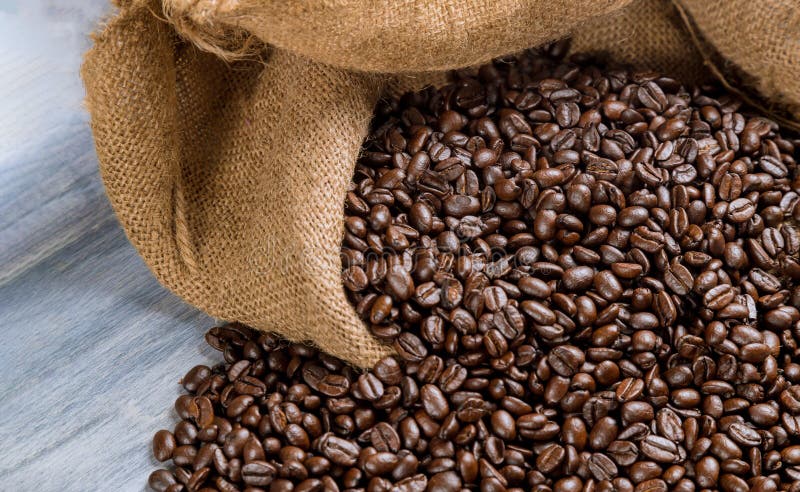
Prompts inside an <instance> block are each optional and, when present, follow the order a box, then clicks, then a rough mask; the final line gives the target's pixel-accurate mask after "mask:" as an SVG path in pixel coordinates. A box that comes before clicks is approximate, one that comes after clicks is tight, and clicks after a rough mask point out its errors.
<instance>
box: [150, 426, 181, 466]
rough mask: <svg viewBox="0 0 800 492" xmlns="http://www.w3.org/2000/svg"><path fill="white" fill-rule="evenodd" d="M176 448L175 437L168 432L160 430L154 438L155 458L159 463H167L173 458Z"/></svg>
mask: <svg viewBox="0 0 800 492" xmlns="http://www.w3.org/2000/svg"><path fill="white" fill-rule="evenodd" d="M176 447H177V443H176V442H175V436H173V435H172V433H171V432H170V431H168V430H160V431H158V432H156V435H155V437H153V456H155V458H156V459H157V460H158V461H167V460H168V459H170V458H172V453H173V452H175V448H176Z"/></svg>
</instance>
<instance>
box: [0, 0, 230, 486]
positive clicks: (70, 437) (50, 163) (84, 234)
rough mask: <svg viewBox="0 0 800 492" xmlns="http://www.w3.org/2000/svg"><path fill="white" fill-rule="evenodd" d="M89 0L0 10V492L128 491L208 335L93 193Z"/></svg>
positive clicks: (26, 2)
mask: <svg viewBox="0 0 800 492" xmlns="http://www.w3.org/2000/svg"><path fill="white" fill-rule="evenodd" d="M105 3H106V2H105V0H37V1H32V0H18V1H16V0H11V1H6V2H1V1H0V94H2V97H0V330H2V334H1V335H0V337H2V338H0V490H2V491H9V492H14V491H19V492H27V491H76V492H78V491H80V492H85V491H128V490H133V491H141V490H144V489H145V488H146V481H147V476H148V475H149V473H150V472H151V471H152V470H154V469H155V468H156V467H157V466H158V463H157V462H156V461H155V460H154V459H153V458H152V456H151V451H150V449H151V448H150V446H151V444H150V443H151V439H152V435H153V434H154V433H155V431H157V430H158V429H160V428H165V427H170V428H171V427H172V426H173V425H174V423H175V422H176V418H177V417H176V415H175V412H174V410H173V407H172V405H173V402H174V400H175V398H176V396H177V395H178V394H179V390H180V387H179V385H178V380H179V378H180V377H181V376H183V374H184V373H185V371H186V370H188V369H189V368H190V367H192V366H193V365H195V364H198V363H207V362H209V361H212V360H214V361H217V360H221V356H220V355H219V354H216V353H213V352H214V351H213V350H211V349H210V348H208V347H207V346H206V345H205V343H204V341H203V337H202V335H203V333H204V331H205V330H206V329H207V328H208V327H210V326H212V325H213V320H211V319H210V318H208V317H207V316H205V315H203V314H202V313H199V312H198V311H197V310H195V309H193V308H192V307H190V306H187V305H186V304H184V303H183V302H182V301H181V300H180V299H178V298H176V297H175V296H173V295H171V294H170V293H168V292H167V291H166V290H165V289H163V288H162V287H161V286H159V284H158V283H157V282H156V281H155V280H154V279H153V277H152V276H151V275H150V273H149V272H148V270H147V268H146V267H145V265H144V263H143V262H142V261H141V259H140V258H139V257H138V256H137V254H136V252H135V251H134V249H133V248H132V247H131V245H130V244H129V243H128V242H127V240H126V239H125V235H124V233H123V231H122V230H121V229H120V226H119V224H118V223H117V221H116V219H115V218H114V215H113V212H112V210H111V208H110V206H109V204H108V201H107V199H106V197H105V195H104V193H103V188H102V183H101V181H100V178H99V175H98V172H97V161H96V157H95V153H94V147H93V144H92V138H91V134H90V131H89V127H88V124H87V119H88V118H87V115H86V113H85V111H84V110H83V108H82V106H81V104H82V103H81V101H82V99H83V88H82V85H81V83H80V79H79V78H78V68H79V66H80V54H81V53H82V51H83V50H84V49H86V48H87V47H88V45H89V41H88V39H87V37H86V33H88V32H89V31H90V29H91V27H90V26H91V25H92V24H93V23H94V22H95V20H96V19H97V18H98V17H99V16H100V15H101V13H102V12H103V11H104V10H106V7H105Z"/></svg>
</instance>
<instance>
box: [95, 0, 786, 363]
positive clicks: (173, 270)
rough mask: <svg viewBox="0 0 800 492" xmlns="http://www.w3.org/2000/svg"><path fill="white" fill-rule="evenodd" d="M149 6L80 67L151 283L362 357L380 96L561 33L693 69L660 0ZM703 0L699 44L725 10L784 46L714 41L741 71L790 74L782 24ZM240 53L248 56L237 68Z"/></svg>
mask: <svg viewBox="0 0 800 492" xmlns="http://www.w3.org/2000/svg"><path fill="white" fill-rule="evenodd" d="M163 2H164V3H163V4H162V3H161V2H160V1H159V0H121V1H120V2H119V4H120V5H119V7H120V8H119V12H118V14H117V15H116V16H115V17H114V18H113V19H111V20H110V21H109V22H108V24H107V25H106V26H105V27H104V29H103V30H102V32H100V33H98V34H97V35H96V38H95V46H94V47H93V48H92V50H90V52H89V53H88V54H87V56H86V61H85V64H84V68H83V77H84V81H85V84H86V88H87V106H88V108H89V111H90V113H91V117H92V128H93V131H94V135H95V145H96V148H97V153H98V157H99V160H100V168H101V174H102V177H103V180H104V182H105V186H106V191H107V193H108V196H109V198H110V200H111V203H112V205H113V206H114V209H115V211H116V213H117V215H118V217H119V219H120V222H121V223H122V225H123V227H124V228H125V230H126V233H127V234H128V237H129V238H130V240H131V242H132V243H133V244H134V246H135V247H136V248H137V250H138V251H139V252H140V254H141V255H142V257H143V258H144V260H145V262H146V263H147V264H148V266H149V267H150V269H151V270H152V272H153V273H154V275H155V276H156V277H157V278H158V279H159V281H161V282H162V283H163V284H164V285H165V286H167V287H168V288H170V289H172V290H173V291H174V292H176V293H177V294H178V295H180V296H181V297H183V298H184V299H186V300H187V301H188V302H190V303H192V304H194V305H195V306H197V307H199V308H201V309H203V310H205V311H206V312H208V313H210V314H211V315H213V316H216V317H219V318H223V319H226V320H235V321H241V322H244V323H246V324H248V325H251V326H253V327H255V328H259V329H262V330H270V331H276V332H278V333H280V334H282V335H283V336H285V337H287V338H289V339H290V340H293V341H301V340H307V341H310V342H313V343H315V344H316V345H317V346H319V347H320V348H321V349H322V350H324V351H326V352H328V353H330V354H332V355H335V356H337V357H340V358H342V359H345V360H347V361H350V362H352V363H353V364H356V365H359V366H362V367H367V366H370V365H371V364H372V363H374V362H375V361H376V360H378V359H379V358H380V357H381V356H383V355H385V354H387V353H390V352H391V350H390V349H389V348H388V347H385V346H383V345H381V344H379V343H378V342H376V341H375V340H374V339H373V338H372V337H371V336H370V334H369V332H368V329H367V327H366V326H364V324H363V323H361V321H360V320H359V318H358V316H357V314H356V313H355V310H354V309H353V307H352V306H350V304H349V302H348V301H347V299H346V296H345V293H344V288H343V286H342V282H341V277H340V272H341V259H340V257H339V249H340V241H341V237H342V234H343V231H344V227H343V205H344V197H345V194H346V191H347V187H348V183H349V181H350V178H351V175H352V172H353V169H354V166H355V161H356V158H357V155H358V152H359V148H360V145H361V143H362V141H363V139H364V137H365V136H366V133H367V130H368V124H369V120H370V117H371V113H372V109H373V107H374V104H375V102H376V101H377V98H378V97H379V96H380V95H381V94H382V93H383V94H389V93H391V94H397V93H398V92H402V91H403V90H406V89H411V88H419V87H421V86H423V85H425V84H428V83H433V84H441V83H442V82H443V81H444V80H445V79H446V76H445V74H444V73H443V72H442V71H441V70H442V69H449V68H461V67H468V66H475V65H477V64H480V63H482V62H485V61H488V60H489V59H491V58H493V57H496V56H500V55H505V54H509V53H513V52H515V51H518V50H520V49H522V48H526V47H531V46H535V45H538V44H541V43H543V42H546V41H551V40H555V39H558V38H562V37H565V36H567V35H572V36H573V39H574V46H575V47H576V48H577V49H579V50H582V51H591V52H598V53H599V52H603V53H606V54H607V55H608V57H609V58H610V59H613V60H615V61H619V62H626V63H631V64H634V65H637V66H639V67H641V68H643V69H647V68H654V69H658V70H662V71H665V72H667V73H677V74H678V75H680V76H681V77H683V78H684V80H687V81H691V82H697V81H701V80H704V79H706V78H707V73H706V72H705V71H704V70H703V69H702V60H701V58H700V57H699V56H698V54H697V52H696V51H695V49H694V47H693V45H692V43H691V40H690V38H689V37H688V35H687V34H686V31H685V30H684V28H683V26H682V24H681V21H680V19H679V18H678V17H677V15H676V11H675V9H674V6H673V5H672V4H671V3H670V2H668V1H667V0H636V1H633V2H631V0H617V1H611V0H607V1H602V2H595V1H591V0H577V1H573V2H568V1H566V0H549V1H545V0H513V1H512V0H498V1H495V2H485V1H482V0H461V1H458V2H455V1H454V0H431V1H423V0H393V1H389V2H378V1H367V2H365V1H363V0H361V1H356V0H326V1H322V2H317V1H312V0H296V1H292V2H288V3H287V2H277V1H273V0H163ZM702 3H703V2H699V1H697V2H695V1H694V0H686V7H687V8H688V9H689V10H690V12H691V13H692V14H693V16H694V21H695V23H696V24H697V25H698V27H699V28H700V30H701V32H702V34H703V35H704V36H705V37H707V38H708V39H707V41H709V42H710V43H711V44H713V45H714V46H717V45H716V44H715V36H717V35H728V36H731V37H732V38H735V37H736V35H737V32H738V31H737V29H744V27H741V24H740V25H739V26H740V27H739V28H734V27H729V26H731V25H733V22H734V20H730V23H729V24H726V22H727V21H722V20H719V19H722V15H723V14H724V15H725V18H729V17H731V14H730V12H731V7H730V6H731V5H736V6H737V7H736V8H739V9H740V15H741V17H742V18H740V17H739V16H733V17H735V20H737V21H738V22H741V23H744V22H745V21H744V19H743V18H747V19H749V23H750V24H752V25H755V26H759V29H760V33H761V34H760V35H761V36H765V37H767V38H770V36H772V34H770V33H773V34H775V36H782V37H775V36H773V37H771V38H770V39H772V42H769V41H764V44H763V45H762V44H752V46H758V47H759V48H758V49H759V50H760V49H762V48H763V49H764V50H765V51H769V50H768V49H771V48H775V47H776V46H785V49H783V50H781V49H777V48H775V49H774V50H773V51H775V52H780V53H783V54H784V55H785V56H782V57H779V56H774V57H772V58H768V59H770V60H774V63H775V64H776V65H768V66H766V68H765V67H764V66H763V65H757V64H752V65H751V64H749V63H750V62H749V61H748V60H750V58H747V57H745V58H743V59H742V61H740V60H737V59H736V58H735V56H738V55H741V53H740V52H742V51H746V50H744V48H742V49H740V50H732V49H731V47H730V46H733V47H736V46H740V45H736V44H735V42H733V41H731V43H732V44H731V45H728V44H724V43H723V44H722V45H720V46H719V49H720V51H721V52H722V53H723V54H725V55H726V56H730V57H731V61H733V62H735V63H740V64H741V67H742V68H743V69H747V68H748V67H751V66H752V67H754V71H753V72H751V73H750V75H751V76H753V77H754V79H756V80H759V78H760V77H761V78H763V76H764V74H765V73H769V74H771V75H770V77H776V78H775V80H778V79H777V75H780V76H781V77H783V75H784V74H785V73H790V74H796V71H797V70H798V66H797V64H795V66H794V67H792V68H787V67H786V66H784V65H780V63H784V62H787V63H788V61H792V60H796V59H797V58H796V54H797V53H798V52H800V42H798V39H797V35H798V29H797V27H796V25H795V27H792V28H790V32H788V31H786V30H785V29H783V28H780V29H778V28H775V29H774V30H773V31H765V30H768V29H769V26H770V25H771V24H770V22H768V21H767V20H763V19H761V18H760V16H761V12H760V10H759V9H756V8H751V7H749V6H748V4H746V3H745V2H741V3H740V2H738V1H734V2H731V3H729V4H726V8H725V11H724V12H719V11H717V10H715V9H711V8H708V9H705V7H704V6H703V5H702ZM767 3H771V2H767ZM776 4H781V5H788V7H786V8H787V9H788V11H786V12H783V13H784V14H785V15H784V19H789V20H790V21H791V20H792V19H794V20H796V15H797V12H796V10H792V6H791V5H789V3H788V2H786V3H781V2H777V3H776ZM768 12H769V14H770V15H772V14H773V13H774V12H775V10H774V9H768ZM793 15H794V17H793ZM698 16H699V17H698ZM711 20H714V21H713V22H711ZM789 24H790V25H791V22H790V23H789ZM726 26H728V27H726ZM776 33H778V34H776ZM753 36H756V35H755V34H753ZM187 38H188V39H190V40H191V41H192V42H193V43H194V44H195V45H197V46H199V47H201V48H202V49H203V50H206V51H209V52H212V53H209V52H204V51H202V50H200V49H198V48H196V47H195V46H194V45H193V44H192V43H190V42H187V41H186V39H187ZM759 39H760V38H759ZM254 50H259V51H260V53H261V54H262V57H261V58H262V59H263V62H254V61H247V60H239V61H233V60H235V59H236V58H238V57H240V56H239V55H243V54H246V53H249V52H252V51H254ZM770 53H771V51H770ZM786 53H788V55H786ZM745 54H748V53H745ZM223 59H225V60H227V62H226V61H224V60H223ZM758 70H763V71H761V72H759V71H758ZM775 74H777V75H775ZM780 80H781V82H780V84H779V85H775V84H776V83H773V82H769V83H768V82H766V81H764V80H762V82H761V85H759V86H758V87H761V88H764V89H765V94H766V95H774V94H777V93H778V92H769V91H767V89H770V90H771V89H775V90H776V91H777V90H778V89H780V97H781V98H782V100H786V101H789V102H791V101H792V97H794V96H793V94H797V88H798V84H800V78H798V77H794V78H793V79H791V80H784V79H783V78H781V79H780ZM784 82H785V83H784Z"/></svg>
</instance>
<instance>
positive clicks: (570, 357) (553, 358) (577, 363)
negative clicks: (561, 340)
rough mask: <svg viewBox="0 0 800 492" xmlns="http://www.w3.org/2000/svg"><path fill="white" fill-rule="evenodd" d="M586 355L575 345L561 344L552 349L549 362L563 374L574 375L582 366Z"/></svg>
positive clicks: (555, 369)
mask: <svg viewBox="0 0 800 492" xmlns="http://www.w3.org/2000/svg"><path fill="white" fill-rule="evenodd" d="M584 360H585V355H584V353H583V351H582V350H581V349H579V348H578V347H575V346H573V345H560V346H558V347H555V348H554V349H553V350H551V351H550V355H548V357H547V362H548V363H549V364H550V367H552V368H553V370H554V371H555V372H556V373H558V374H560V375H562V376H572V375H573V374H575V373H576V372H577V371H578V370H579V369H580V367H581V365H582V364H583V362H584Z"/></svg>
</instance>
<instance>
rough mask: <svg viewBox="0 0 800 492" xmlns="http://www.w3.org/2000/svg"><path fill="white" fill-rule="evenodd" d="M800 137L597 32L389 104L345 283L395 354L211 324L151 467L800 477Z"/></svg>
mask: <svg viewBox="0 0 800 492" xmlns="http://www.w3.org/2000/svg"><path fill="white" fill-rule="evenodd" d="M798 143H800V142H798V141H797V140H792V139H790V138H788V137H786V136H782V135H781V133H780V129H779V128H778V126H777V125H776V124H775V123H774V122H772V121H770V120H768V119H765V118H762V117H758V116H752V115H749V114H748V113H747V112H746V111H744V110H743V109H742V108H740V104H739V102H737V101H736V100H735V99H734V98H732V97H730V96H728V95H725V94H720V93H717V92H715V91H714V90H712V89H707V90H700V89H694V90H692V91H688V90H686V89H684V88H683V87H682V86H681V85H680V84H679V83H678V82H677V81H675V80H673V79H670V78H668V77H663V76H660V75H658V74H653V73H632V72H628V71H624V70H608V71H602V70H600V69H598V68H595V67H593V66H590V65H588V64H586V63H585V62H584V60H582V59H581V58H579V57H578V58H576V57H573V59H572V60H571V61H570V62H569V63H561V62H559V61H558V60H556V59H554V58H553V57H550V56H548V55H547V54H534V53H528V54H525V55H524V56H520V57H519V58H515V59H507V60H500V61H497V62H495V63H493V64H490V65H486V66H484V67H481V68H480V69H479V70H478V71H477V72H476V73H459V74H457V75H456V82H455V83H453V84H451V85H449V86H447V87H444V88H443V89H441V90H434V89H427V90H425V91H422V92H419V93H414V94H406V95H405V96H403V97H402V98H400V99H399V100H390V101H384V102H382V103H381V105H380V106H379V108H378V111H377V117H376V121H375V123H374V128H373V131H372V133H371V136H370V138H369V139H368V140H367V142H366V143H365V147H364V152H363V154H362V157H361V159H360V161H359V163H358V165H357V166H356V170H355V174H354V177H353V184H352V187H351V190H350V191H349V192H348V194H347V198H346V208H345V215H346V217H345V235H344V239H343V245H342V261H343V283H344V286H345V288H346V290H347V291H348V294H349V296H350V298H351V300H352V302H353V304H354V306H355V307H356V310H357V312H358V313H359V314H360V315H361V317H362V318H363V319H364V321H365V322H366V323H367V324H368V325H369V327H370V329H371V331H372V333H373V334H374V335H375V336H376V337H377V338H379V339H380V340H382V341H384V342H385V343H387V344H391V346H392V347H393V348H394V349H395V351H396V352H397V358H386V359H383V360H382V361H380V362H379V363H378V364H377V365H376V366H375V367H373V368H372V370H371V371H369V372H366V373H363V374H362V373H359V372H357V371H356V370H353V369H352V368H350V367H349V366H347V365H345V364H344V363H342V362H341V361H338V360H336V359H333V358H331V357H329V356H327V355H325V354H321V353H318V352H317V351H316V350H315V349H313V348H311V347H308V346H306V345H302V344H289V343H286V342H283V341H281V340H280V339H279V338H277V337H276V336H274V335H271V334H263V333H257V332H254V331H252V330H249V329H247V328H244V327H241V326H239V325H228V326H225V327H220V328H214V329H212V330H211V331H210V332H209V333H208V335H207V340H208V341H209V343H210V344H211V345H212V346H214V347H215V348H217V349H219V350H221V351H222V352H223V354H224V356H225V361H226V362H225V364H223V365H219V366H217V367H214V368H208V367H204V366H198V367H196V368H194V369H192V370H191V371H190V372H189V373H188V374H187V375H186V377H184V379H183V385H184V387H185V388H186V390H187V391H188V392H189V394H187V395H183V396H181V397H180V398H179V399H178V401H177V402H176V405H175V407H176V410H177V412H178V415H179V416H180V418H181V419H182V420H181V422H180V423H179V424H178V425H177V426H176V427H175V429H174V431H172V432H170V431H167V430H162V431H159V432H158V433H157V434H156V436H155V438H154V441H153V451H154V454H155V456H156V458H157V459H159V460H160V461H167V460H172V462H173V464H174V465H175V466H174V468H172V469H171V470H158V471H156V472H154V473H153V474H152V475H151V477H150V485H151V487H152V488H154V489H155V490H157V491H170V492H177V491H179V490H189V491H196V490H205V491H211V490H218V491H222V492H228V491H237V490H238V491H251V492H256V491H284V490H285V491H292V490H293V491H345V490H349V491H369V492H375V491H397V492H404V491H423V490H433V491H453V492H457V491H462V490H481V491H504V490H506V491H514V492H521V491H527V490H534V491H551V490H552V491H565V492H566V491H581V490H587V491H593V490H600V491H612V490H615V491H667V490H676V491H694V490H702V489H717V490H722V491H726V492H728V491H739V490H742V491H744V490H755V491H776V490H789V491H800V363H797V362H794V361H795V360H797V358H798V357H800V348H798V341H799V340H800V311H798V307H799V306H800V287H798V285H800V284H798V280H800V259H799V258H798V253H799V252H800V228H798V222H797V221H798V219H800V204H799V203H800V195H799V194H798V193H800V177H799V176H798V174H799V173H798V168H797V165H796V162H795V154H796V152H795V148H796V145H797V144H798Z"/></svg>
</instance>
